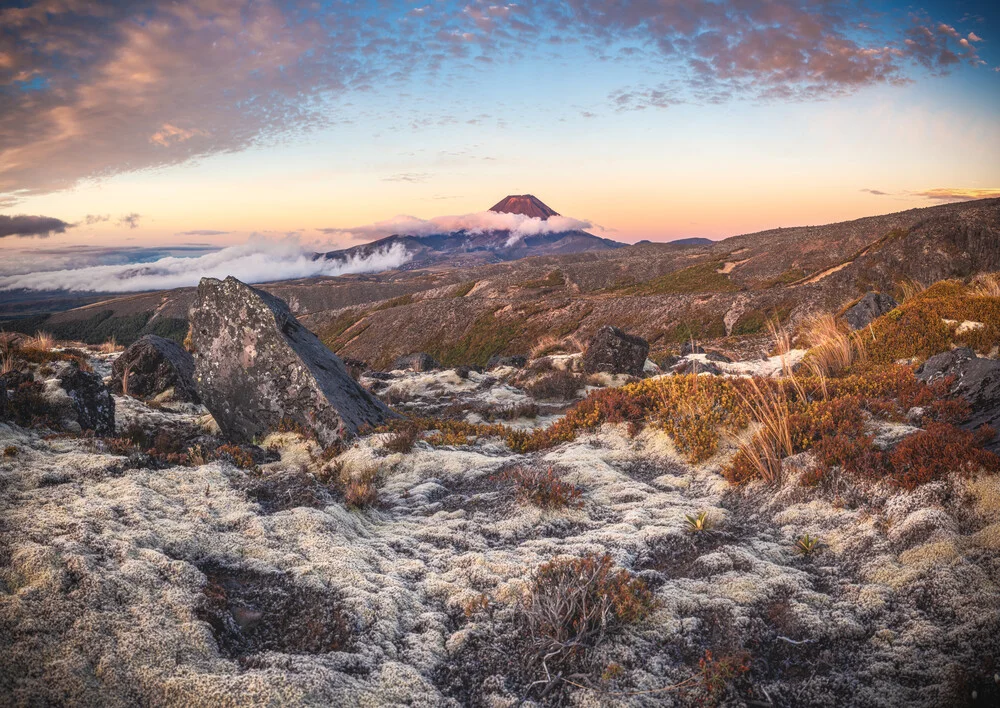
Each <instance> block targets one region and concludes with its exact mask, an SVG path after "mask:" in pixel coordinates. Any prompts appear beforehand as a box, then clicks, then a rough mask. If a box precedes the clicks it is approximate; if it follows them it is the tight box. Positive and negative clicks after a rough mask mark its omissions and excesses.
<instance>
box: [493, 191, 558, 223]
mask: <svg viewBox="0 0 1000 708" xmlns="http://www.w3.org/2000/svg"><path fill="white" fill-rule="evenodd" d="M490 211H495V212H497V213H498V214H523V215H524V216H530V217H531V218H532V219H542V220H543V221H544V220H545V219H548V218H549V217H550V216H559V212H557V211H556V210H555V209H553V208H552V207H550V206H548V205H547V204H545V202H543V201H542V200H541V199H539V198H538V197H536V196H535V195H534V194H511V195H508V196H507V197H505V198H503V199H501V200H500V201H499V202H497V203H496V204H494V205H493V206H491V207H490Z"/></svg>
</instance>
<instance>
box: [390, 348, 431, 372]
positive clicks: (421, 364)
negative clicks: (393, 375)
mask: <svg viewBox="0 0 1000 708" xmlns="http://www.w3.org/2000/svg"><path fill="white" fill-rule="evenodd" d="M440 368H441V362H439V361H438V360H437V359H435V358H434V357H432V356H431V355H430V354H425V353H424V352H416V353H414V354H407V355H406V356H401V357H399V358H398V359H396V361H395V362H393V364H392V370H393V371H433V370H434V369H440Z"/></svg>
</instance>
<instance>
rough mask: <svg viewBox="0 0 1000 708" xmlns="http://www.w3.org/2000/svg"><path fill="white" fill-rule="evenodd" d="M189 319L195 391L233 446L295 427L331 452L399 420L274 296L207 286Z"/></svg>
mask: <svg viewBox="0 0 1000 708" xmlns="http://www.w3.org/2000/svg"><path fill="white" fill-rule="evenodd" d="M190 319H191V326H192V332H191V340H192V344H193V346H194V349H195V355H194V357H195V385H196V386H197V389H198V393H199V395H200V397H201V400H202V403H204V405H205V407H206V408H208V410H209V411H211V413H212V416H213V417H214V418H215V420H216V422H217V423H218V424H219V428H220V429H221V430H222V432H223V434H224V435H225V436H226V437H227V438H229V439H231V440H234V441H250V440H252V439H254V438H258V437H263V436H264V435H266V434H267V433H268V432H270V431H273V430H275V429H277V428H279V427H280V426H281V424H282V422H291V423H293V424H296V425H298V426H301V427H303V428H305V429H306V430H308V431H312V432H313V433H315V435H316V437H317V438H318V439H319V440H320V441H321V442H322V443H323V444H331V443H334V442H336V441H338V440H341V439H344V438H349V437H353V436H354V435H356V434H357V433H358V431H359V430H361V429H362V428H363V427H365V426H377V425H379V424H381V423H384V422H385V421H386V420H388V419H389V418H392V417H393V416H394V414H393V413H392V411H390V410H389V409H388V408H387V407H386V406H385V405H384V404H383V403H381V402H380V401H379V400H378V399H376V398H375V397H374V396H372V395H371V394H370V393H369V392H368V391H366V390H365V389H363V388H362V387H361V386H359V385H358V384H357V382H355V381H354V379H352V378H351V376H350V374H348V372H347V370H346V368H345V367H344V364H343V363H342V362H341V361H340V359H339V358H337V356H336V355H335V354H334V353H333V352H331V351H330V350H329V349H327V348H326V347H325V346H324V345H323V344H322V342H320V341H319V339H318V338H317V337H316V335H314V334H313V333H312V332H310V331H309V330H308V329H306V328H305V327H303V326H302V325H301V324H299V322H298V320H296V319H295V317H294V316H293V315H292V313H291V312H290V311H289V309H288V306H287V305H285V303H284V302H283V301H281V300H279V299H278V298H276V297H274V296H272V295H269V294H268V293H265V292H262V291H260V290H257V289H256V288H252V287H250V286H249V285H245V284H244V283H241V282H240V281H239V280H237V279H236V278H233V277H229V278H226V279H225V280H222V281H220V280H216V279H215V278H202V280H201V282H200V283H199V285H198V295H197V299H196V301H195V304H194V306H193V307H192V308H191V313H190Z"/></svg>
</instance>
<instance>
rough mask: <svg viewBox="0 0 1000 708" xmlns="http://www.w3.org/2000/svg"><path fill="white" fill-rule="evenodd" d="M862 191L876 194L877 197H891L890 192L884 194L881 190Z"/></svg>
mask: <svg viewBox="0 0 1000 708" xmlns="http://www.w3.org/2000/svg"><path fill="white" fill-rule="evenodd" d="M861 191H862V192H867V193H868V194H874V195H875V196H876V197H887V196H889V193H888V192H883V191H882V190H880V189H862V190H861Z"/></svg>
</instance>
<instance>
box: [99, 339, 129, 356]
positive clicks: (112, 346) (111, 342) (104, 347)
mask: <svg viewBox="0 0 1000 708" xmlns="http://www.w3.org/2000/svg"><path fill="white" fill-rule="evenodd" d="M124 349H125V347H123V346H121V345H120V344H118V342H116V341H115V336H114V335H111V337H109V338H108V339H107V340H106V341H104V342H103V343H102V344H99V345H98V346H97V351H99V352H101V353H102V354H114V353H115V352H120V351H122V350H124Z"/></svg>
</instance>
